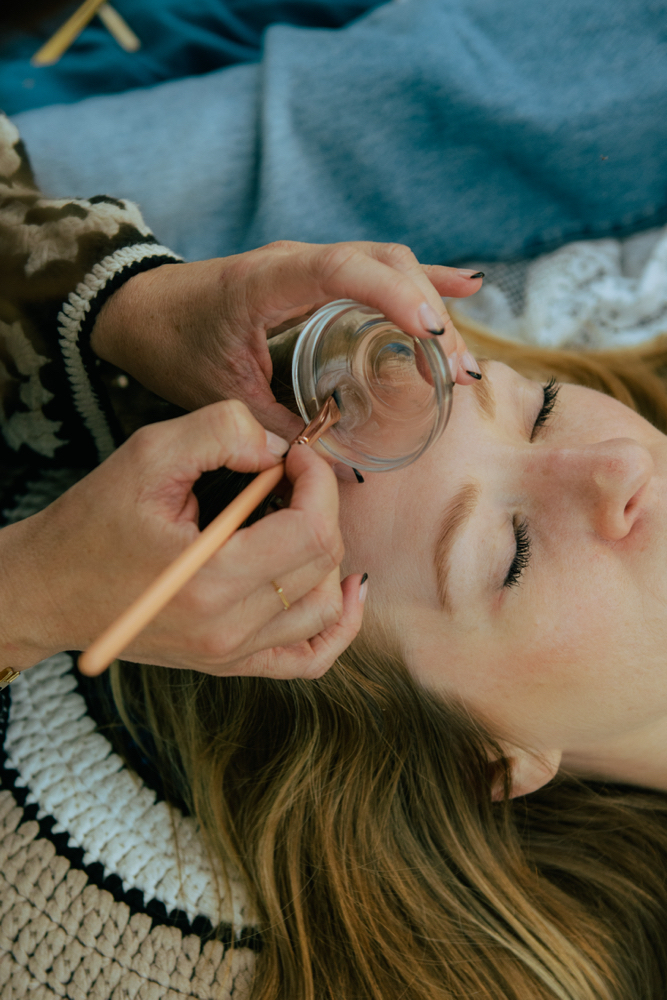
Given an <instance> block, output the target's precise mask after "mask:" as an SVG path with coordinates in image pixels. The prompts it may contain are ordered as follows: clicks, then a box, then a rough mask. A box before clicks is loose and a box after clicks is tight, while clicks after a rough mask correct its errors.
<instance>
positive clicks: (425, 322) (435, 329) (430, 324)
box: [417, 302, 445, 337]
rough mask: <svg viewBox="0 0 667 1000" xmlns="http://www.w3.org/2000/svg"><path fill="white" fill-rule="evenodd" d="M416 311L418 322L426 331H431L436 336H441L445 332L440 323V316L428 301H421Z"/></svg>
mask: <svg viewBox="0 0 667 1000" xmlns="http://www.w3.org/2000/svg"><path fill="white" fill-rule="evenodd" d="M417 311H418V313H419V322H420V323H421V325H422V326H423V327H424V329H425V330H426V332H427V333H432V334H434V335H435V336H436V337H440V336H442V334H443V333H444V332H445V328H444V326H443V325H442V316H438V314H437V312H436V311H435V309H433V308H432V306H430V305H429V304H428V302H422V304H421V305H420V307H419V309H418V310H417Z"/></svg>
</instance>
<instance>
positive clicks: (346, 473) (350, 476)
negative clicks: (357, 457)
mask: <svg viewBox="0 0 667 1000" xmlns="http://www.w3.org/2000/svg"><path fill="white" fill-rule="evenodd" d="M331 468H332V469H333V471H334V473H335V475H336V479H340V480H341V481H342V482H344V483H356V482H357V477H356V476H355V474H354V470H353V469H351V468H350V466H349V465H345V463H344V462H336V463H335V465H332V466H331Z"/></svg>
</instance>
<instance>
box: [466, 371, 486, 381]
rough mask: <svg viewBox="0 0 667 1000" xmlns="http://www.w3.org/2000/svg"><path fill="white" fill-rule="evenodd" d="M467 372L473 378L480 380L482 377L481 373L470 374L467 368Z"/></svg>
mask: <svg viewBox="0 0 667 1000" xmlns="http://www.w3.org/2000/svg"><path fill="white" fill-rule="evenodd" d="M466 372H468V375H470V376H471V377H472V378H476V379H480V378H481V377H482V376H481V375H480V373H479V372H469V371H468V369H467V368H466Z"/></svg>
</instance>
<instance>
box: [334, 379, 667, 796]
mask: <svg viewBox="0 0 667 1000" xmlns="http://www.w3.org/2000/svg"><path fill="white" fill-rule="evenodd" d="M484 367H485V378H484V384H486V386H487V387H488V388H491V389H492V391H493V395H494V397H495V408H494V409H493V411H489V412H492V416H490V415H489V412H484V410H483V409H482V407H481V406H480V391H483V390H482V389H481V387H480V389H479V390H477V391H475V390H473V391H463V392H461V391H460V389H459V388H458V387H457V388H456V389H455V399H454V405H453V410H452V416H451V420H450V423H449V425H448V426H447V429H446V431H445V433H444V435H443V437H442V438H441V439H440V441H439V442H438V443H437V444H436V445H435V446H434V447H433V448H431V449H430V451H428V452H427V453H426V454H425V455H424V456H422V458H421V459H420V460H419V461H418V462H416V463H415V464H414V465H412V466H410V467H408V468H407V469H403V470H400V471H398V472H394V473H390V474H375V475H368V476H367V477H366V482H365V484H364V486H363V487H359V488H356V489H355V488H354V487H352V486H348V485H347V484H341V487H340V488H341V498H342V503H341V527H342V532H343V538H344V541H345V546H346V556H345V560H344V564H343V565H344V568H345V569H346V570H347V571H348V572H349V571H350V570H352V569H356V568H357V567H360V566H362V565H363V567H364V569H365V570H367V571H368V573H369V577H370V581H371V584H372V585H371V590H370V592H369V593H370V602H371V603H370V608H371V610H372V611H373V612H374V613H378V614H380V615H382V616H383V617H386V616H387V615H388V613H390V615H391V616H392V617H391V618H390V619H389V620H393V621H394V622H395V626H394V627H395V629H396V634H397V636H399V637H400V642H401V644H402V647H403V652H404V655H405V657H406V661H407V663H408V666H409V668H410V669H411V671H412V672H413V673H414V675H415V676H416V677H417V678H418V680H419V681H420V682H421V683H423V684H424V685H426V686H427V687H428V688H430V689H433V690H435V691H437V692H440V693H441V694H442V695H443V696H445V697H456V698H459V699H461V700H462V701H463V702H464V703H465V704H466V705H467V706H469V708H470V709H471V710H472V711H473V712H474V713H477V714H478V715H479V716H481V717H483V718H484V719H485V720H487V721H488V723H490V725H491V726H493V727H494V729H495V730H496V731H497V732H498V733H499V735H500V737H501V739H502V740H503V741H504V742H505V744H506V746H507V748H508V754H509V755H510V756H511V757H513V758H514V784H513V792H514V794H521V793H527V792H529V791H531V790H534V789H535V788H537V787H539V786H540V785H541V784H543V783H544V782H545V781H547V780H549V778H550V777H551V776H552V775H553V774H554V773H555V771H556V770H557V769H558V768H559V766H563V767H564V768H567V769H568V770H570V771H573V772H575V773H579V774H581V775H586V776H595V777H599V778H604V779H608V780H621V781H629V782H633V783H638V784H645V785H649V786H653V787H659V788H667V669H666V666H667V663H666V660H667V656H666V653H665V651H666V650H667V574H666V573H665V570H664V567H665V565H667V531H665V526H666V525H665V521H666V518H667V438H665V436H664V435H662V434H661V433H660V432H659V431H657V430H656V429H655V428H654V427H652V426H651V425H650V424H649V423H647V422H646V421H645V420H644V419H643V418H641V417H639V416H638V415H637V414H636V413H634V412H632V411H631V410H629V409H628V408H627V407H625V406H624V405H623V404H621V403H618V402H617V401H615V400H613V399H611V398H609V397H607V396H604V395H601V394H600V393H597V392H595V391H593V390H591V389H586V388H582V387H580V386H572V385H565V386H562V388H561V391H560V393H559V396H558V399H557V401H556V404H555V407H554V410H553V413H552V415H551V417H550V418H549V420H548V421H547V423H546V424H545V425H544V426H542V427H539V428H538V429H537V430H536V431H535V432H534V424H535V421H536V419H537V417H538V413H539V412H540V409H541V407H542V405H543V402H544V392H543V388H542V386H541V385H540V384H539V383H536V382H531V381H529V380H526V379H524V378H522V377H521V376H519V375H518V374H516V373H515V372H514V371H512V370H511V369H509V368H507V367H506V366H504V365H501V364H498V363H489V364H487V365H485V366H484ZM482 401H483V400H482ZM487 410H488V407H487ZM466 482H472V483H474V484H475V487H476V491H477V495H478V496H477V504H476V506H475V509H474V512H473V513H472V514H471V515H470V516H469V518H468V520H467V521H466V523H465V525H464V526H463V527H462V529H461V530H460V532H459V533H458V534H457V536H456V540H455V542H454V543H453V545H452V546H451V551H450V553H449V571H450V572H449V579H450V585H449V588H448V608H447V609H443V607H442V606H441V604H440V600H439V597H438V579H437V573H436V566H435V563H434V548H435V544H436V539H437V538H438V536H439V534H440V532H441V530H442V522H443V517H444V516H445V515H446V512H447V510H448V507H449V506H450V504H451V501H452V498H453V497H454V496H455V494H457V492H458V491H459V489H460V488H461V486H462V485H463V484H465V483H466ZM514 524H525V527H526V531H527V533H528V535H529V537H530V547H531V556H530V561H529V565H528V566H527V567H526V568H525V569H524V570H523V572H522V573H521V576H520V579H519V581H518V582H517V584H516V585H515V586H513V587H504V586H503V583H504V581H505V579H506V577H507V574H508V571H509V569H510V565H511V563H512V560H513V559H514V556H515V553H516V545H517V543H516V539H515V531H514V527H513V525H514Z"/></svg>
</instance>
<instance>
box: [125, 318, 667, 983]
mask: <svg viewBox="0 0 667 1000" xmlns="http://www.w3.org/2000/svg"><path fill="white" fill-rule="evenodd" d="M466 333H467V336H468V338H469V341H470V342H471V344H472V345H473V346H474V349H476V350H477V351H478V352H479V353H481V354H484V355H485V356H486V357H495V358H498V359H500V360H504V361H507V362H508V363H509V364H511V365H513V366H514V367H516V368H518V369H519V370H521V371H524V372H526V373H528V374H532V375H536V376H538V377H548V376H550V375H552V374H555V375H557V376H558V377H559V378H563V379H567V380H570V381H575V382H582V383H583V384H585V385H591V386H593V387H594V388H598V389H600V390H601V391H603V392H609V393H610V394H611V395H614V396H616V397H617V398H621V399H622V400H623V401H624V402H626V403H628V405H631V406H633V408H635V409H638V410H639V411H640V412H642V413H644V414H645V415H646V416H648V417H649V419H651V420H653V422H654V423H656V425H657V426H659V427H660V428H661V429H663V430H664V429H667V393H666V392H665V389H664V386H663V384H662V382H661V380H660V375H661V372H662V370H663V368H664V366H665V364H666V362H667V346H666V345H665V342H660V343H659V344H658V343H654V344H652V345H649V346H648V347H645V348H642V349H638V350H635V351H624V352H619V353H618V354H613V355H612V353H611V352H609V353H608V354H606V355H601V354H595V355H582V354H574V353H571V354H566V353H564V352H543V351H538V350H535V349H530V348H522V347H519V346H517V345H508V344H506V343H504V342H501V341H498V340H496V339H495V338H493V337H491V336H490V335H489V334H488V333H486V332H485V331H483V330H480V329H471V328H468V329H467V331H466ZM227 487H229V488H231V489H232V490H233V488H234V487H233V485H231V484H230V481H229V480H228V481H227ZM220 505H222V504H220ZM113 688H114V693H115V697H116V702H117V705H118V708H119V710H120V713H121V716H122V718H123V719H124V720H125V722H126V724H127V725H128V726H129V727H130V728H131V729H133V730H134V732H135V734H137V733H138V734H141V732H142V731H144V732H145V731H148V732H149V733H150V736H151V742H152V747H153V750H152V753H153V755H154V758H155V761H156V763H157V766H158V767H159V769H160V772H161V774H162V776H163V778H164V780H165V786H166V791H167V795H168V797H170V798H171V800H172V801H174V802H180V801H183V802H185V804H186V805H187V807H188V809H189V810H190V812H191V813H192V814H193V815H194V816H196V817H197V818H198V820H199V822H200V824H201V826H202V829H203V830H204V832H205V834H206V837H207V840H208V844H209V846H210V849H211V850H212V851H213V852H214V853H215V854H217V855H218V856H219V857H220V858H222V859H227V858H230V857H231V858H233V859H234V861H235V862H236V864H237V865H238V866H239V868H240V869H241V871H242V872H243V874H244V875H245V878H246V881H247V885H248V889H249V892H250V893H251V895H252V897H253V899H254V902H255V905H256V908H257V912H258V913H259V915H260V932H261V937H262V950H261V953H260V955H259V956H258V962H257V971H256V974H255V978H254V983H253V987H252V990H251V997H252V1000H287V998H289V1000H399V998H400V1000H454V998H464V997H465V998H468V997H471V998H472V997H474V998H480V1000H481V998H486V1000H501V998H502V1000H552V998H558V1000H630V998H632V1000H662V998H663V997H664V983H665V981H667V936H666V935H665V933H664V927H665V921H666V919H667V797H666V796H663V795H661V794H659V793H653V792H648V791H640V790H638V789H628V788H625V789H623V788H616V787H613V786H609V785H594V784H590V783H584V782H581V781H577V780H574V779H568V778H567V777H564V776H559V777H558V778H557V779H555V780H554V781H553V782H552V783H550V784H549V785H548V786H547V787H546V788H544V789H542V790H541V791H540V792H538V793H535V794H533V795H531V796H529V797H527V798H525V799H519V800H509V799H508V797H507V795H506V797H505V800H504V801H502V802H498V803H496V802H493V801H492V797H491V791H492V787H493V786H494V785H495V784H496V783H497V782H498V781H499V780H500V782H501V783H504V787H505V789H506V792H508V791H509V782H510V774H509V763H508V761H507V760H505V759H504V758H503V757H502V751H501V748H500V746H499V745H498V744H497V742H496V740H495V739H494V735H493V733H491V732H488V731H486V729H485V727H484V725H483V724H482V723H481V722H480V721H478V720H474V719H472V718H471V717H470V715H469V714H468V713H467V712H466V711H465V709H464V708H463V707H462V706H460V705H457V704H455V703H452V704H443V703H442V702H441V701H440V700H438V699H437V698H435V697H434V696H432V695H430V694H429V693H427V692H426V691H424V690H423V689H422V688H420V687H419V686H418V685H417V684H416V683H415V682H414V681H413V680H412V678H411V677H410V675H409V673H408V671H407V670H406V668H405V666H404V664H403V663H402V662H401V660H400V657H399V656H398V655H397V654H396V650H395V646H394V644H393V642H392V639H391V636H390V635H388V634H385V632H384V631H383V629H382V627H381V625H377V626H373V627H372V628H371V629H370V630H367V631H366V632H365V633H364V634H363V635H362V636H361V637H360V638H358V639H357V640H356V641H355V642H354V643H353V645H352V646H351V647H350V648H349V649H348V650H347V651H346V652H345V654H343V655H342V656H341V657H339V659H338V661H337V662H336V663H335V664H334V666H333V667H332V668H331V669H330V670H329V671H328V673H327V674H325V676H324V677H322V678H321V679H320V680H317V681H308V682H306V681H301V680H293V681H272V680H266V679H259V678H253V677H223V678H218V677H211V676H208V675H204V674H199V673H194V672H192V671H179V670H168V669H164V668H160V667H150V666H136V665H129V664H128V665H121V666H117V667H116V668H114V677H113ZM489 751H491V753H489ZM493 757H497V758H498V760H497V762H496V763H494V764H489V763H488V761H489V759H490V758H493Z"/></svg>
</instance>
